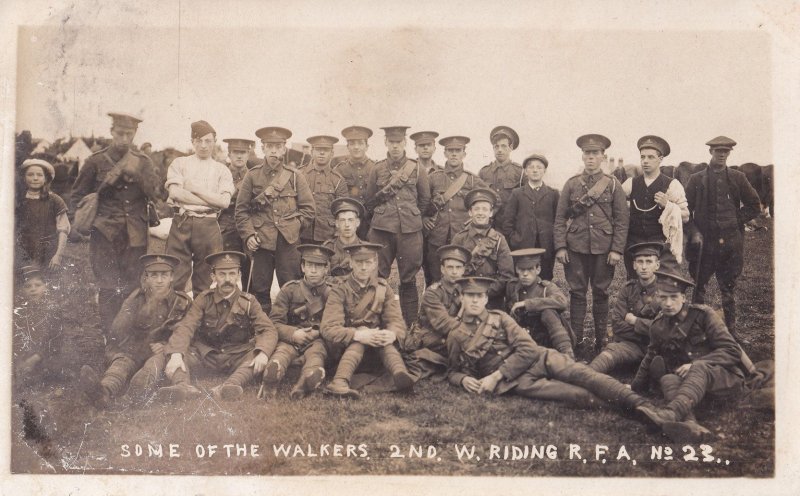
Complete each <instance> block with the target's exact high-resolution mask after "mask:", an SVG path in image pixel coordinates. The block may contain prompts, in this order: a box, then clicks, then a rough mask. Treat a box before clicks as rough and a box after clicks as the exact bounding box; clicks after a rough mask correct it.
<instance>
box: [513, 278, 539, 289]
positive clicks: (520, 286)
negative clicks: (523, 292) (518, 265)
mask: <svg viewBox="0 0 800 496" xmlns="http://www.w3.org/2000/svg"><path fill="white" fill-rule="evenodd" d="M517 281H519V279H517ZM541 282H542V278H541V277H537V278H536V280H535V281H533V282H532V283H531V284H530V285H529V286H523V285H522V281H520V283H519V289H532V288H534V287H536V286H538V285H539V283H541Z"/></svg>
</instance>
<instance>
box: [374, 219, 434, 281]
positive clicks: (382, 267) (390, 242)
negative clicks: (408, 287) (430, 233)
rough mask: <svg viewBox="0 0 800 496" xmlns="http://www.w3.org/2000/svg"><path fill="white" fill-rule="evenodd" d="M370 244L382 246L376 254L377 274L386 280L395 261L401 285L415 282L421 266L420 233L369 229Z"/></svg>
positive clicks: (421, 241)
mask: <svg viewBox="0 0 800 496" xmlns="http://www.w3.org/2000/svg"><path fill="white" fill-rule="evenodd" d="M368 239H369V242H370V243H378V244H381V245H383V249H382V250H381V251H379V252H378V274H379V275H380V276H381V277H382V278H384V279H388V278H389V274H390V273H391V271H392V262H394V260H395V258H396V259H397V271H398V272H399V275H400V282H401V283H411V282H415V281H416V278H417V272H419V269H420V267H421V266H422V243H423V239H422V231H417V232H413V233H393V232H389V231H382V230H380V229H374V228H373V229H370V230H369V234H368Z"/></svg>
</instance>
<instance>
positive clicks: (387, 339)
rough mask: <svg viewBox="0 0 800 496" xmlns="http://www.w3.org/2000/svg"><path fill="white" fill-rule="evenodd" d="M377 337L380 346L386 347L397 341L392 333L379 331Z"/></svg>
mask: <svg viewBox="0 0 800 496" xmlns="http://www.w3.org/2000/svg"><path fill="white" fill-rule="evenodd" d="M378 335H379V336H380V339H381V346H388V345H390V344H392V343H394V342H395V341H396V340H397V334H395V333H394V331H389V330H386V329H384V330H381V331H379V332H378Z"/></svg>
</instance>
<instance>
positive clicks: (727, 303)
mask: <svg viewBox="0 0 800 496" xmlns="http://www.w3.org/2000/svg"><path fill="white" fill-rule="evenodd" d="M743 267H744V238H743V236H742V233H741V232H740V231H738V230H734V231H730V232H724V233H719V232H709V233H705V240H704V243H703V253H702V257H701V260H700V271H699V273H698V272H697V260H692V261H690V263H689V272H690V273H691V274H692V275H694V274H698V278H697V281H695V283H696V284H697V287H696V288H695V292H696V293H697V295H698V297H696V298H695V302H696V303H704V302H705V286H706V284H708V281H710V280H711V276H713V275H716V276H717V284H719V291H720V297H721V300H722V310H723V311H724V312H725V325H726V327H728V330H729V331H730V332H731V334H734V333H735V328H736V303H735V299H734V290H735V288H736V279H738V278H739V276H740V275H741V274H742V269H743Z"/></svg>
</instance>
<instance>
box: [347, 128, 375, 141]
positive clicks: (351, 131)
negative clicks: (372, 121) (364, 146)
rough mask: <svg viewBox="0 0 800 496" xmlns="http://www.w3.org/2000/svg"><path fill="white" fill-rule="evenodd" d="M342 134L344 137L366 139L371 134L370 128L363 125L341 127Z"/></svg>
mask: <svg viewBox="0 0 800 496" xmlns="http://www.w3.org/2000/svg"><path fill="white" fill-rule="evenodd" d="M342 136H344V139H346V140H348V141H350V140H364V141H366V140H368V139H369V138H370V136H372V129H370V128H368V127H364V126H350V127H346V128H344V129H342Z"/></svg>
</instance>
